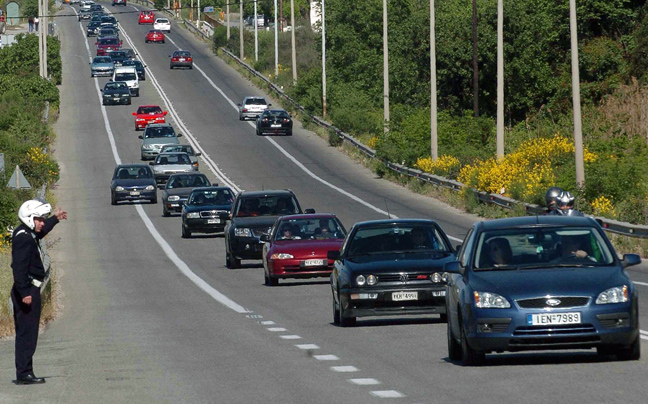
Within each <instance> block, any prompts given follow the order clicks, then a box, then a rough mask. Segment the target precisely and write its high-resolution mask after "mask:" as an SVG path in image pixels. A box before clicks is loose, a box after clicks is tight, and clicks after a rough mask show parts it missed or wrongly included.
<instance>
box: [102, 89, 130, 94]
mask: <svg viewBox="0 0 648 404" xmlns="http://www.w3.org/2000/svg"><path fill="white" fill-rule="evenodd" d="M103 93H104V95H113V94H130V92H129V91H128V89H127V88H124V89H118V90H114V89H111V90H104V92H103Z"/></svg>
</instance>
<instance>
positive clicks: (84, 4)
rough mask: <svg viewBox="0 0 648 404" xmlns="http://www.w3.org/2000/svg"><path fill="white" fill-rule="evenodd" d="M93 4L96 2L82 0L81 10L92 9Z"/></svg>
mask: <svg viewBox="0 0 648 404" xmlns="http://www.w3.org/2000/svg"><path fill="white" fill-rule="evenodd" d="M93 4H95V2H94V1H90V0H88V1H82V2H81V10H86V11H90V6H91V5H93Z"/></svg>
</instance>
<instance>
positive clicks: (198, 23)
mask: <svg viewBox="0 0 648 404" xmlns="http://www.w3.org/2000/svg"><path fill="white" fill-rule="evenodd" d="M196 25H197V26H198V28H200V0H198V22H197V24H196Z"/></svg>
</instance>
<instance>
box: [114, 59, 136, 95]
mask: <svg viewBox="0 0 648 404" xmlns="http://www.w3.org/2000/svg"><path fill="white" fill-rule="evenodd" d="M112 79H113V81H125V82H126V84H128V89H129V90H130V93H131V95H132V96H133V97H139V80H138V79H137V70H136V69H135V66H122V67H115V71H114V73H113V77H112Z"/></svg>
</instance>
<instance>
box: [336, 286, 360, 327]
mask: <svg viewBox="0 0 648 404" xmlns="http://www.w3.org/2000/svg"><path fill="white" fill-rule="evenodd" d="M338 296H339V293H338ZM339 306H340V310H339V311H340V326H342V327H354V326H355V325H356V318H355V317H347V316H345V315H344V307H343V306H342V303H341V302H340V304H339Z"/></svg>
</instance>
